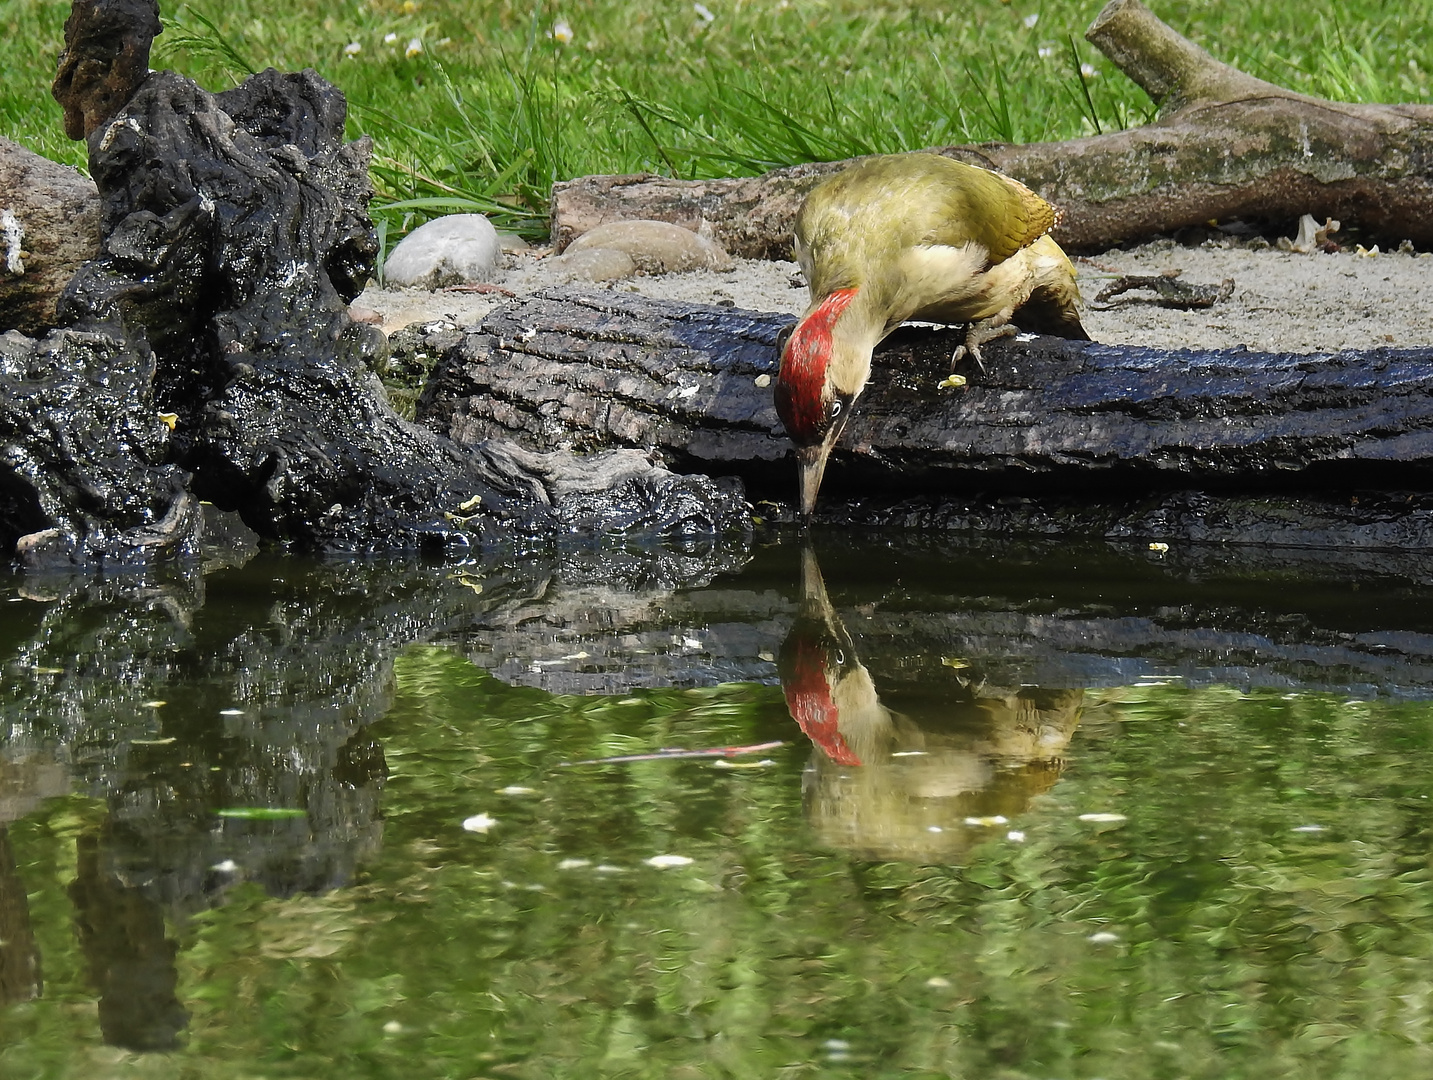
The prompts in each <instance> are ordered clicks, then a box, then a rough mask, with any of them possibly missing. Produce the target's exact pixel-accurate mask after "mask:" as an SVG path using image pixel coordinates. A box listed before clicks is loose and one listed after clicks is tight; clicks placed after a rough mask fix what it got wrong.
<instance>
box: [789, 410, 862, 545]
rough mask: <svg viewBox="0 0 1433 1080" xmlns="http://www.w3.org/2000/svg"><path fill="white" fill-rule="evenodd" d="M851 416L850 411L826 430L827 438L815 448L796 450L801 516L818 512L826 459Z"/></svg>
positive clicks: (801, 447)
mask: <svg viewBox="0 0 1433 1080" xmlns="http://www.w3.org/2000/svg"><path fill="white" fill-rule="evenodd" d="M849 415H850V410H849V409H848V410H847V411H846V412H845V413H843V414H842V415H841V416H839V417H837V419H836V421H835V422H834V423H833V424H832V425H831V426H830V427H829V428H827V429H826V435H825V437H824V438H823V439H822V440H821V441H820V442H819V443H817V444H816V445H815V446H798V447H797V448H796V468H797V476H798V480H799V482H800V488H801V516H802V517H803V518H809V517H810V516H811V515H812V513H813V512H815V510H816V493H817V492H818V491H820V490H821V477H823V476H824V475H825V474H826V459H827V458H829V457H830V456H831V448H832V447H833V446H835V445H836V440H837V439H839V438H840V437H841V432H842V431H843V430H844V429H845V427H846V417H847V416H849Z"/></svg>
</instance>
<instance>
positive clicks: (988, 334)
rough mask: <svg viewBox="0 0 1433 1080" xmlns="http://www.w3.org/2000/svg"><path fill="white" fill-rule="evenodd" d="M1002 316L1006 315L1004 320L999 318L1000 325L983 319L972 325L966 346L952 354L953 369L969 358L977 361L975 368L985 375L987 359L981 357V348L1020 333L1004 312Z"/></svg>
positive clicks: (966, 333) (958, 347)
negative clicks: (991, 342)
mask: <svg viewBox="0 0 1433 1080" xmlns="http://www.w3.org/2000/svg"><path fill="white" fill-rule="evenodd" d="M1001 314H1002V315H1004V318H1000V316H997V317H996V318H998V319H999V320H1000V321H999V323H998V324H996V323H995V321H994V320H988V319H982V320H980V321H979V322H973V323H971V324H970V329H969V330H967V331H966V332H965V344H964V345H959V346H957V347H956V350H955V352H954V353H952V354H951V357H950V365H951V367H954V366H955V365H956V364H958V363H960V362H961V361H962V360H964V359H965V358H966V357H967V356H969V357H970V358H971V359H972V360H974V361H975V366H976V368H977V369H978V370H979V372H980V374H982V375H984V374H985V357H983V356H981V355H980V346H982V345H984V344H985V343H986V342H987V341H994V340H995V339H996V338H1003V337H1009V336H1010V335H1011V334H1014V333H1017V332H1018V331H1017V328H1016V327H1014V326H1012V325H1010V323H1009V322H1008V321H1007V320H1008V319H1009V315H1005V313H1004V312H1002V313H1001Z"/></svg>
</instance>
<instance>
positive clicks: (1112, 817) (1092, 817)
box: [1080, 814, 1129, 823]
mask: <svg viewBox="0 0 1433 1080" xmlns="http://www.w3.org/2000/svg"><path fill="white" fill-rule="evenodd" d="M1080 820H1081V821H1094V822H1103V823H1110V822H1116V821H1128V820H1129V818H1127V817H1125V816H1124V815H1123V814H1081V815H1080Z"/></svg>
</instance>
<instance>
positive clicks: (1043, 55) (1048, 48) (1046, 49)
mask: <svg viewBox="0 0 1433 1080" xmlns="http://www.w3.org/2000/svg"><path fill="white" fill-rule="evenodd" d="M1035 55H1036V56H1038V57H1039V58H1040V59H1041V60H1048V59H1050V57H1052V56H1054V55H1055V46H1053V45H1041V46H1040V47H1039V48H1038V49H1036V50H1035Z"/></svg>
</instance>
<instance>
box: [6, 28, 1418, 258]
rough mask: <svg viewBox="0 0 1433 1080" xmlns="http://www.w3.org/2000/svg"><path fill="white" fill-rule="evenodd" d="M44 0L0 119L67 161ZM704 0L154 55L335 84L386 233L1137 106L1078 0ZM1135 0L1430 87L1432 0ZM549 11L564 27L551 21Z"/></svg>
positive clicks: (1296, 82)
mask: <svg viewBox="0 0 1433 1080" xmlns="http://www.w3.org/2000/svg"><path fill="white" fill-rule="evenodd" d="M68 8H69V5H68V4H66V3H59V2H50V0H0V30H3V31H4V32H5V35H6V38H7V60H6V68H7V73H6V77H5V79H4V80H3V84H0V133H3V134H5V135H8V136H9V137H11V138H14V139H17V140H18V141H20V142H23V143H25V144H26V145H29V146H31V147H33V148H34V149H36V150H38V151H40V152H41V153H44V154H47V155H49V156H51V157H55V158H59V159H62V160H66V161H71V162H74V163H76V164H83V151H82V147H80V146H79V145H78V144H71V143H68V142H66V141H65V139H64V136H63V133H62V131H61V130H60V113H59V108H58V106H56V105H55V104H54V102H53V101H51V100H50V98H49V95H48V86H49V81H50V79H51V77H52V75H53V66H54V57H55V54H56V53H57V51H58V49H59V45H60V40H61V32H62V26H63V23H64V18H65V16H66V14H67V12H68ZM705 8H706V9H707V10H708V11H709V13H710V15H711V16H712V17H711V18H710V19H708V18H706V17H704V16H703V14H702V13H701V11H699V10H698V5H695V4H693V3H692V2H691V0H638V2H635V3H620V2H613V0H572V2H567V3H562V2H550V0H538V2H536V3H523V4H519V3H512V2H494V0H478V2H459V0H417V2H411V0H410V2H408V3H403V2H401V0H367V2H353V0H346V2H343V3H338V4H334V3H318V2H316V0H294V2H292V3H288V4H284V5H273V4H261V3H257V2H255V0H228V2H226V3H223V4H219V3H213V2H210V0H206V2H204V3H200V4H194V5H172V4H166V5H165V8H164V12H163V15H164V19H165V25H166V28H167V29H166V32H165V34H164V35H163V36H162V37H161V38H160V39H159V41H158V43H157V48H156V56H155V60H154V64H155V66H165V67H172V68H174V69H176V70H179V71H181V72H184V73H185V74H188V75H191V76H193V77H194V78H195V79H197V80H198V81H199V82H200V83H201V84H203V85H205V86H208V87H210V88H212V89H222V88H224V87H226V86H229V85H232V84H233V83H234V82H235V81H237V80H239V79H242V78H243V76H244V75H245V74H246V73H247V72H246V69H248V68H252V67H266V66H270V65H272V66H274V67H278V68H281V69H290V70H292V69H298V68H303V67H313V68H316V69H317V70H318V71H319V72H320V73H321V74H323V75H324V76H325V77H326V78H328V79H330V80H332V81H333V82H335V83H336V84H337V85H338V86H340V87H341V88H342V89H343V90H344V92H345V93H346V94H347V95H348V99H349V102H350V106H351V110H350V120H349V127H350V134H351V135H353V136H358V135H360V134H368V135H371V136H373V138H374V140H375V144H376V155H375V165H374V176H375V180H376V182H377V183H378V186H379V191H380V198H379V199H378V200H377V202H376V205H377V207H378V208H380V211H381V212H380V214H379V217H380V223H381V224H382V226H383V227H384V228H385V229H386V230H387V231H388V233H389V234H390V235H396V234H397V233H399V232H401V231H404V230H405V229H406V228H408V227H411V225H413V224H416V223H417V222H418V221H420V220H423V219H424V218H426V217H427V216H431V215H432V214H435V213H447V212H452V211H455V210H477V211H481V212H486V213H490V214H492V215H494V216H495V218H497V219H498V220H499V221H500V223H502V224H506V225H509V226H511V227H515V228H518V229H519V230H521V231H523V232H526V233H529V234H541V233H542V232H544V231H545V217H546V212H547V195H548V190H549V188H550V186H551V184H552V182H553V181H554V180H560V179H566V178H569V177H572V176H577V175H582V174H585V173H599V172H637V171H651V172H657V173H664V174H667V175H676V176H681V177H710V176H722V175H737V174H750V173H756V172H761V171H764V170H766V169H769V168H773V167H776V166H780V165H787V164H794V163H797V162H802V161H810V160H817V159H836V158H843V157H849V156H852V155H855V154H861V153H870V152H876V151H900V150H913V149H917V148H919V147H923V146H932V145H939V144H943V143H951V142H979V141H983V140H989V139H1000V140H1009V141H1034V140H1042V139H1061V138H1068V137H1071V136H1075V135H1079V134H1083V133H1090V132H1094V131H1099V130H1103V131H1108V130H1112V129H1118V128H1121V127H1127V126H1131V125H1135V124H1140V123H1143V122H1145V121H1146V120H1147V119H1149V118H1150V117H1151V115H1152V111H1153V106H1152V105H1151V103H1150V102H1149V100H1148V99H1147V98H1146V97H1145V96H1144V94H1143V92H1142V91H1140V90H1139V89H1138V88H1137V87H1135V86H1134V85H1133V84H1132V83H1130V82H1129V81H1128V80H1127V79H1125V78H1124V76H1123V75H1121V74H1120V73H1119V72H1118V71H1116V70H1115V69H1114V68H1113V67H1112V66H1111V65H1110V63H1109V62H1108V61H1107V60H1105V58H1104V57H1103V56H1101V55H1100V54H1099V53H1097V52H1096V51H1095V50H1094V48H1093V47H1092V46H1090V45H1089V44H1088V43H1086V42H1085V41H1084V37H1083V34H1084V29H1085V27H1086V26H1087V25H1088V24H1089V22H1090V20H1091V19H1092V18H1093V17H1094V16H1095V14H1096V13H1097V12H1098V10H1099V4H1098V3H1096V2H1090V3H1075V2H1072V0H1046V2H1044V3H1040V2H1039V0H1014V2H1011V3H1001V2H999V0H967V2H966V3H963V4H948V3H939V4H938V3H928V2H916V3H895V2H892V3H862V2H858V0H736V2H733V0H707V2H706V4H705ZM1154 8H1155V10H1156V13H1157V14H1159V15H1160V16H1161V17H1162V18H1163V19H1165V20H1166V21H1167V22H1169V23H1170V25H1172V26H1174V27H1175V28H1176V29H1178V30H1180V31H1181V32H1182V33H1185V34H1186V35H1188V36H1190V37H1192V38H1193V39H1194V40H1196V41H1198V42H1200V43H1201V44H1203V45H1205V46H1206V47H1207V48H1209V49H1210V50H1211V51H1212V52H1214V54H1215V55H1216V56H1219V57H1220V58H1221V59H1224V60H1227V61H1229V62H1231V63H1234V64H1235V65H1237V66H1239V67H1242V68H1243V69H1244V70H1246V71H1249V72H1250V73H1252V74H1255V75H1259V76H1261V77H1264V78H1267V79H1270V80H1273V81H1276V82H1279V83H1281V84H1283V85H1285V86H1289V87H1291V88H1293V89H1297V90H1301V91H1304V92H1307V93H1311V94H1318V95H1322V96H1328V97H1335V98H1340V99H1344V100H1351V101H1413V102H1427V101H1429V100H1430V99H1433V81H1430V78H1429V74H1428V73H1429V70H1430V68H1433V34H1429V33H1428V27H1429V26H1430V25H1433V0H1407V2H1403V3H1398V2H1394V0H1348V2H1346V3H1341V4H1339V5H1338V6H1337V8H1336V13H1334V14H1318V13H1317V8H1308V7H1304V6H1302V5H1294V4H1290V3H1288V2H1287V0H1250V2H1249V3H1247V4H1243V5H1233V4H1222V3H1221V4H1214V3H1210V2H1208V0H1203V2H1201V0H1178V2H1164V3H1161V2H1158V0H1156V2H1155V3H1154ZM280 15H281V16H282V17H281V18H280V17H279V16H280ZM1032 17H1036V18H1034V21H1033V24H1031V19H1032ZM559 23H565V24H566V25H567V26H569V27H570V28H571V40H570V41H566V42H563V41H561V40H559V39H558V38H555V37H554V36H553V30H554V28H555V27H556V26H558V25H559ZM561 36H565V35H559V37H561ZM390 37H391V39H392V40H388V39H389V38H390ZM410 42H417V43H420V44H421V49H414V48H410ZM351 45H357V46H358V51H357V52H356V53H354V54H353V55H348V54H347V53H346V52H345V47H348V46H351ZM1082 65H1085V72H1086V73H1085V74H1081V66H1082Z"/></svg>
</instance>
